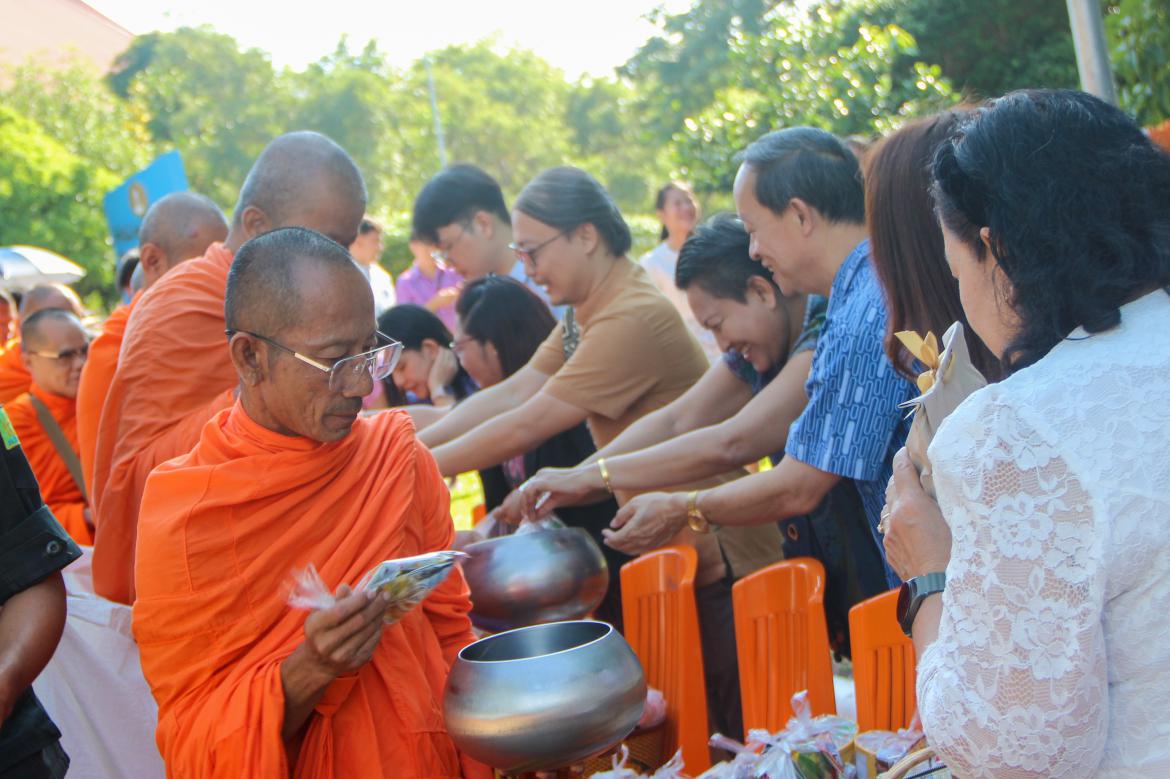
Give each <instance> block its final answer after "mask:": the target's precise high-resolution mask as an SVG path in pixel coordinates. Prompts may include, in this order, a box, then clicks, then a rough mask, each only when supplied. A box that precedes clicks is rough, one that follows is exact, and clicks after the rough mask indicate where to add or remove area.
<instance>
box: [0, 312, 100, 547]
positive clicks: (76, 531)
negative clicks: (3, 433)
mask: <svg viewBox="0 0 1170 779" xmlns="http://www.w3.org/2000/svg"><path fill="white" fill-rule="evenodd" d="M20 341H21V347H22V348H21V356H22V359H23V360H24V364H25V366H26V367H27V368H28V372H29V375H30V376H31V381H32V384H31V386H30V387H29V389H28V392H26V393H24V394H23V395H21V396H20V397H18V398H17V399H16V400H14V401H12V402H11V403H6V404H4V410H5V411H7V412H8V418H9V419H10V420H11V421H12V428H13V430H15V432H16V435H17V437H18V438H20V445H21V447H22V448H23V449H24V456H25V457H27V458H28V464H29V466H30V467H31V468H32V472H33V475H35V476H36V477H37V483H38V484H39V485H40V488H41V497H42V498H44V501H45V503H46V505H48V507H49V508H50V509H51V510H52V512H53V516H55V517H56V518H57V521H58V522H60V523H61V526H62V527H64V528H65V530H66V531H67V532H68V533H69V535H70V536H71V537H72V538H73V540H74V541H76V542H77V543H79V544H91V543H93V535H92V530H91V525H92V521H91V518H90V513H89V505H88V503H87V502H86V495H85V485H84V480H83V479H82V476H81V461H80V460H79V459H78V456H77V385H78V383H79V382H80V381H81V368H82V366H83V365H85V358H86V355H87V354H88V352H89V334H88V333H86V331H85V328H84V327H83V326H82V324H81V320H79V319H78V318H77V317H76V316H74V314H73V313H72V312H70V311H65V310H63V309H59V308H45V309H41V310H40V311H37V312H36V313H34V314H32V315H30V316H29V317H27V318H26V319H25V320H24V321H22V322H21V323H20Z"/></svg>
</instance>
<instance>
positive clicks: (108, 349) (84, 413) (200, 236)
mask: <svg viewBox="0 0 1170 779" xmlns="http://www.w3.org/2000/svg"><path fill="white" fill-rule="evenodd" d="M227 233H228V225H227V220H226V219H225V218H224V215H223V211H220V210H219V206H217V205H216V204H215V203H214V202H212V201H211V200H210V199H209V198H206V197H204V196H203V195H198V194H196V193H194V192H173V193H171V194H169V195H166V196H165V197H163V198H161V199H160V200H158V202H156V203H154V205H152V206H151V207H150V210H148V211H147V212H146V216H144V217H143V219H142V226H141V227H140V228H139V229H138V246H139V258H138V264H137V266H135V269H134V270H135V273H136V274H137V273H138V272H139V271H141V276H142V289H144V290H145V289H148V288H150V287H151V286H153V285H154V283H155V282H156V281H158V280H159V279H160V278H162V276H163V274H165V273H166V272H167V271H169V270H170V269H171V268H173V267H175V266H176V265H178V264H179V263H180V262H182V261H184V260H189V259H192V258H194V257H201V256H202V255H203V253H204V252H206V251H207V247H208V246H210V245H211V244H212V243H214V242H216V241H220V242H222V241H223V240H225V239H226V238H227ZM141 295H142V292H141V291H139V292H137V293H136V294H135V295H134V297H133V298H132V299H131V300H130V302H129V303H127V304H126V305H124V306H119V307H118V308H116V309H114V311H113V313H111V314H110V316H109V318H107V319H106V321H105V323H104V324H103V325H102V332H101V334H100V335H98V337H97V338H95V339H94V341H93V343H92V344H90V347H89V359H88V360H86V363H85V368H84V370H82V372H81V385H80V386H79V387H78V389H77V442H78V445H79V446H80V447H81V448H80V454H81V470H82V472H83V473H84V474H85V483H86V484H88V485H90V488H91V489H92V488H93V455H94V449H95V448H96V447H97V431H98V423H99V421H100V419H101V413H102V406H103V405H104V404H105V402H106V391H107V390H108V389H109V387H110V382H111V381H113V378H114V371H115V369H116V368H117V367H118V354H119V353H120V352H121V350H122V338H123V336H124V335H125V333H126V321H127V320H128V319H129V318H130V313H131V312H132V311H133V310H134V304H135V303H136V302H137V301H138V298H139V297H141Z"/></svg>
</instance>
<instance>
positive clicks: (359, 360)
mask: <svg viewBox="0 0 1170 779" xmlns="http://www.w3.org/2000/svg"><path fill="white" fill-rule="evenodd" d="M226 332H227V336H228V338H231V337H232V336H233V335H235V334H236V333H244V334H245V335H250V336H252V337H253V338H258V339H260V340H261V341H263V342H264V343H266V344H270V345H272V346H275V347H276V348H277V349H281V350H283V351H286V352H288V353H289V354H291V355H292V356H293V357H295V358H296V359H298V360H300V361H301V362H303V363H305V364H306V365H311V366H313V367H314V368H316V369H317V370H319V371H322V372H323V373H328V374H329V389H330V390H331V391H333V392H339V391H341V390H343V389H346V388H347V387H351V386H353V383H354V382H356V381H357V380H358V379H359V378H360V377H361V375H362V373H363V372H365V373H369V374H370V378H372V379H373V380H374V381H382V380H383V379H386V378H389V377H390V374H391V373H393V372H394V366H395V365H397V364H398V358H399V357H401V356H402V344H401V343H399V342H398V341H395V340H394V339H393V338H391V337H390V336H388V335H386V334H385V333H379V332H375V337H376V338H377V341H378V346H377V347H375V348H373V349H371V350H370V351H368V352H362V353H361V354H355V355H353V356H352V357H342V358H341V359H340V360H338V361H337V362H335V363H333V365H332V366H330V365H326V364H325V363H323V362H320V361H319V360H315V359H313V358H312V357H309V356H308V355H305V354H301V353H300V352H298V351H296V350H295V349H290V348H288V347H287V346H285V345H284V344H282V343H280V342H279V341H274V340H273V339H271V338H269V337H268V336H265V335H260V334H259V333H253V332H252V331H250V330H228V331H226Z"/></svg>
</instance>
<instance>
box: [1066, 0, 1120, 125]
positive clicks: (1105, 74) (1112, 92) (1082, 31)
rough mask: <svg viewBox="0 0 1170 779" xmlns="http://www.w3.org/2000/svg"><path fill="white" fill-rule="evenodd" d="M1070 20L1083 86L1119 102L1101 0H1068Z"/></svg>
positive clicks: (1102, 97)
mask: <svg viewBox="0 0 1170 779" xmlns="http://www.w3.org/2000/svg"><path fill="white" fill-rule="evenodd" d="M1068 20H1069V24H1070V25H1071V27H1072V36H1073V45H1074V46H1075V47H1076V50H1077V71H1078V72H1079V73H1080V76H1081V89H1083V90H1085V91H1086V92H1088V93H1089V94H1091V95H1096V96H1097V97H1099V98H1101V99H1102V100H1104V101H1106V102H1108V103H1112V104H1113V105H1117V90H1116V89H1115V88H1114V86H1113V70H1112V68H1111V67H1110V66H1109V46H1108V44H1107V43H1106V42H1105V25H1104V23H1103V22H1102V20H1101V4H1100V2H1099V0H1068Z"/></svg>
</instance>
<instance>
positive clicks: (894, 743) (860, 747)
mask: <svg viewBox="0 0 1170 779" xmlns="http://www.w3.org/2000/svg"><path fill="white" fill-rule="evenodd" d="M924 742H925V736H924V735H923V733H922V725H921V723H920V722H919V720H918V714H915V715H914V719H913V720H911V721H910V727H908V728H906V729H904V730H899V731H898V732H897V733H892V732H890V731H888V730H871V731H868V732H866V733H859V734H858V735H857V739H856V740H855V742H854V743H855V746H856V757H855V764H856V766H857V779H876V778H877V776H878V774H880V773H882V772H883V771H888V770H890V768H891V767H893V766H894V765H895V764H896V763H897V762H898V761H899V760H901V759H902V758H904V757H905V756H906V755H908V754H910V753H911V752H914V751H915V750H917V749H921V747H922V745H923V744H924Z"/></svg>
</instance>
